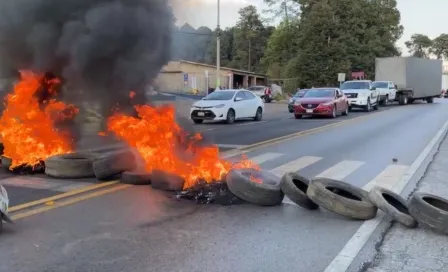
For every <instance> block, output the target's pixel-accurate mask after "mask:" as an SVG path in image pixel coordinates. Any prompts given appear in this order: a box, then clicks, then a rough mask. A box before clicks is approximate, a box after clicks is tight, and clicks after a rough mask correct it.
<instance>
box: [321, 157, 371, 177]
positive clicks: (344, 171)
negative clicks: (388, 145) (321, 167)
mask: <svg viewBox="0 0 448 272" xmlns="http://www.w3.org/2000/svg"><path fill="white" fill-rule="evenodd" d="M363 164H364V162H362V161H348V160H347V161H341V162H340V163H338V164H335V165H334V166H332V167H330V168H328V169H327V170H325V171H324V172H322V173H320V174H319V175H317V176H316V177H317V178H331V179H338V180H342V179H344V178H345V177H347V176H348V175H350V174H351V173H352V172H354V171H355V170H356V169H358V168H359V167H361V166H362V165H363Z"/></svg>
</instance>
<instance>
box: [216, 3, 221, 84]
mask: <svg viewBox="0 0 448 272" xmlns="http://www.w3.org/2000/svg"><path fill="white" fill-rule="evenodd" d="M217 1H218V16H217V17H218V27H217V29H216V32H217V33H216V89H218V87H220V86H221V41H220V40H221V37H220V36H221V29H220V27H219V14H220V10H219V9H220V7H219V6H220V0H217Z"/></svg>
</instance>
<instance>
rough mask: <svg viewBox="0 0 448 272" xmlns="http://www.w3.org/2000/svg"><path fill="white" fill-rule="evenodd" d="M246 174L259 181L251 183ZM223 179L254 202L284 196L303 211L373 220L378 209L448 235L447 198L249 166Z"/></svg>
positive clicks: (270, 201) (275, 201) (278, 200)
mask: <svg viewBox="0 0 448 272" xmlns="http://www.w3.org/2000/svg"><path fill="white" fill-rule="evenodd" d="M250 176H255V177H256V178H258V179H261V180H263V182H262V183H257V182H254V181H253V179H251V178H250ZM226 181H227V185H228V187H229V190H230V191H231V192H232V193H233V194H235V195H236V196H237V197H239V198H241V199H243V200H245V201H247V202H249V203H253V204H256V205H261V206H275V205H280V204H281V203H282V201H283V198H284V196H287V197H288V198H289V199H290V200H291V201H293V202H294V203H295V204H297V205H299V206H301V207H302V208H305V209H307V210H317V209H318V208H319V207H321V208H324V209H326V210H328V211H331V212H333V213H336V214H339V215H342V216H345V217H348V218H351V219H355V220H370V219H373V218H375V217H376V215H377V210H378V209H380V210H382V211H383V212H384V213H386V215H388V216H389V217H390V218H391V219H392V220H394V221H395V222H399V223H400V224H402V225H404V226H406V227H408V228H415V227H416V226H417V224H420V225H421V226H426V227H429V228H431V229H433V230H435V231H437V232H441V233H446V234H448V200H446V199H443V198H441V197H439V196H435V195H432V194H428V193H423V192H416V193H414V194H413V195H412V196H411V197H410V199H409V201H406V200H405V199H404V198H402V197H401V196H399V195H397V194H396V193H394V192H392V191H390V190H388V189H385V188H381V187H374V188H372V190H370V192H367V191H365V190H363V189H361V188H358V187H356V186H353V185H351V184H348V183H345V182H342V181H339V180H334V179H328V178H315V179H312V180H310V179H308V178H306V177H303V176H301V175H299V174H297V173H294V172H290V173H286V174H285V175H283V177H282V178H278V177H276V176H274V175H272V174H270V173H268V172H265V171H257V170H253V169H239V170H232V171H231V172H230V173H229V174H228V175H227V179H226Z"/></svg>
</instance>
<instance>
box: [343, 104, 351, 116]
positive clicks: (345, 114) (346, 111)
mask: <svg viewBox="0 0 448 272" xmlns="http://www.w3.org/2000/svg"><path fill="white" fill-rule="evenodd" d="M348 109H349V106H348V104H347V106H346V107H345V111H343V112H342V115H344V116H347V115H348Z"/></svg>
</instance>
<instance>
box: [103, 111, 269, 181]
mask: <svg viewBox="0 0 448 272" xmlns="http://www.w3.org/2000/svg"><path fill="white" fill-rule="evenodd" d="M135 110H136V111H137V113H138V116H139V117H138V118H135V117H131V116H127V115H124V114H121V113H115V114H114V115H113V116H111V117H109V119H108V130H109V131H111V132H114V133H115V134H116V135H117V136H118V137H119V138H121V139H122V140H123V141H125V142H126V143H127V144H129V145H130V146H132V147H134V148H136V149H137V150H138V152H139V153H140V155H141V156H142V158H143V160H144V161H145V166H146V170H147V171H148V172H151V171H153V170H162V171H165V172H168V173H172V174H175V175H178V176H180V177H182V178H183V179H184V180H185V185H184V188H188V187H191V186H193V185H195V184H196V183H197V182H198V180H200V179H202V180H204V181H205V182H207V183H211V182H215V181H219V180H221V179H222V178H223V177H224V176H225V174H227V172H229V171H230V170H231V169H232V167H233V168H255V169H260V168H259V166H258V165H256V164H255V163H253V162H251V161H249V160H247V158H243V159H242V161H241V162H240V163H237V164H233V163H232V162H230V161H227V160H224V159H221V158H220V157H219V149H218V147H217V146H216V145H212V146H199V145H198V144H197V143H198V141H199V140H200V139H202V136H201V134H199V133H196V134H194V135H188V134H186V132H185V131H183V130H182V128H181V127H180V126H179V125H178V124H177V123H176V119H175V109H174V107H173V106H171V105H168V106H167V105H165V106H160V107H151V106H148V105H144V106H135Z"/></svg>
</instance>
